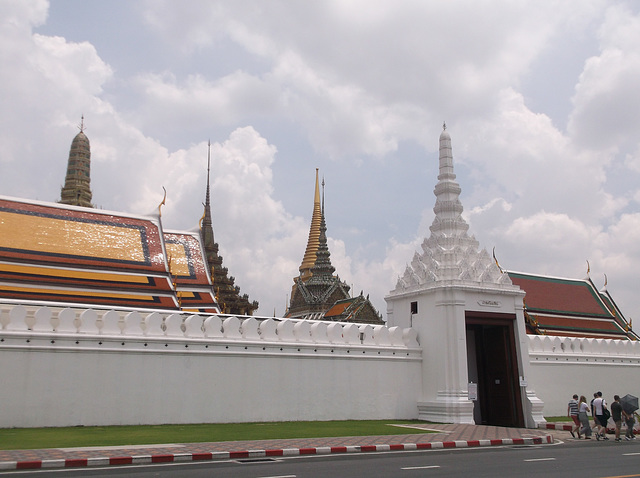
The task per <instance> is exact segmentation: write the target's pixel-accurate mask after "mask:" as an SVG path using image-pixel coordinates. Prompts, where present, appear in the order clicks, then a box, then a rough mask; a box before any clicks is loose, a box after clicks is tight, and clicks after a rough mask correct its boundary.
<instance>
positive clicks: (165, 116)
mask: <svg viewBox="0 0 640 478" xmlns="http://www.w3.org/2000/svg"><path fill="white" fill-rule="evenodd" d="M639 45H640V3H638V2H633V1H615V0H612V1H605V0H576V1H572V0H567V1H564V2H553V1H545V0H543V1H540V0H530V1H528V0H518V1H512V0H508V1H507V0H505V1H500V0H473V1H472V0H468V1H462V0H452V1H447V2H425V1H422V0H416V1H411V0H405V1H402V2H397V1H391V0H389V1H379V0H334V1H332V0H326V1H323V2H294V1H277V0H265V1H258V0H234V1H233V2H231V1H198V0H190V1H189V2H183V1H177V0H153V1H143V0H110V1H109V2H104V1H100V0H53V1H51V2H48V1H45V0H3V1H2V2H0V101H1V104H2V108H0V195H4V196H13V197H20V198H29V199H37V200H41V201H51V202H54V201H57V200H58V199H59V197H60V188H61V187H62V185H63V183H64V175H65V172H66V163H67V159H68V154H69V147H70V145H71V141H72V139H73V137H74V136H75V135H76V134H77V132H78V126H79V124H80V122H81V118H82V116H84V125H85V133H86V135H87V136H88V137H89V139H90V141H91V161H92V164H91V168H92V171H91V188H92V191H93V202H94V203H95V205H96V206H97V207H100V208H103V209H106V210H113V211H123V212H128V213H134V214H143V215H144V214H148V213H150V212H152V211H154V210H157V206H158V204H159V203H160V201H161V200H162V197H163V189H162V188H163V187H164V188H166V190H167V200H166V205H165V206H163V209H162V223H163V227H164V229H165V230H192V229H196V228H197V227H198V221H199V219H200V217H201V216H202V203H203V201H204V194H205V187H206V181H207V169H206V168H207V142H208V141H209V140H210V141H211V199H212V216H213V227H214V232H215V239H216V241H217V242H218V244H219V246H220V253H221V255H222V256H223V264H224V265H225V266H226V267H228V269H229V273H230V275H233V276H234V277H235V281H236V285H238V286H239V287H240V289H241V292H242V293H246V294H248V295H249V298H250V299H251V300H257V301H258V302H259V303H260V309H259V310H258V311H257V313H258V315H266V316H272V315H273V314H274V313H275V314H276V315H278V316H281V315H282V314H283V313H284V310H285V307H286V305H287V303H288V300H289V294H290V292H291V286H292V285H293V277H294V276H296V275H297V274H298V267H299V266H300V263H301V262H302V257H303V255H304V251H305V247H306V243H307V238H308V234H309V226H310V221H311V215H312V212H313V197H314V187H315V171H316V168H319V174H320V177H321V180H322V178H324V181H325V188H324V193H325V217H326V221H327V236H328V244H329V250H330V252H331V262H332V264H333V265H334V266H335V268H336V272H337V274H338V275H339V276H340V278H341V279H343V280H344V281H346V282H347V283H348V284H349V285H351V286H352V291H353V292H354V293H355V294H359V293H360V291H363V292H364V294H365V295H369V297H370V299H371V301H372V302H373V304H374V305H375V306H376V307H377V308H378V310H379V311H380V312H381V313H382V315H383V317H386V303H385V301H384V297H385V295H387V294H388V293H389V291H390V290H392V289H394V288H395V285H396V281H397V279H398V277H399V276H400V275H402V273H403V272H404V269H405V267H406V264H407V263H408V262H410V261H411V259H412V257H413V254H414V252H415V251H420V243H421V242H422V240H423V239H424V238H425V237H427V236H428V235H429V225H430V224H431V222H432V221H433V218H434V213H433V206H434V204H435V196H434V194H433V188H434V186H435V184H436V182H437V175H438V138H439V136H440V133H441V131H442V125H443V122H445V121H446V124H447V131H448V132H449V134H450V135H451V138H452V146H453V157H454V167H455V172H456V174H457V181H458V182H459V184H460V186H461V188H462V194H461V196H460V199H461V201H462V204H463V206H464V208H465V211H464V217H465V219H466V220H467V222H468V223H469V225H470V233H472V234H473V235H474V236H475V237H476V239H477V240H478V241H479V242H480V244H481V247H482V248H486V249H487V250H488V251H489V252H491V251H492V250H493V248H494V247H495V253H496V256H497V258H498V260H499V262H500V265H501V266H502V267H503V268H505V269H508V270H512V271H519V272H530V273H536V274H545V275H551V276H556V277H566V278H574V279H583V278H585V277H586V275H587V261H588V264H589V268H590V277H591V279H592V280H593V282H594V284H595V285H596V286H597V287H598V288H602V287H603V286H604V284H605V276H606V277H607V289H608V290H609V292H610V293H611V294H612V296H613V298H614V299H615V300H616V302H617V303H618V305H619V306H620V308H621V309H622V311H623V313H624V314H625V315H626V316H627V318H635V317H637V316H638V315H639V314H638V310H639V307H640V294H638V286H639V285H640V280H639V277H640V276H639V274H640V135H638V132H639V131H640V88H638V84H640V49H639V48H638V46H639Z"/></svg>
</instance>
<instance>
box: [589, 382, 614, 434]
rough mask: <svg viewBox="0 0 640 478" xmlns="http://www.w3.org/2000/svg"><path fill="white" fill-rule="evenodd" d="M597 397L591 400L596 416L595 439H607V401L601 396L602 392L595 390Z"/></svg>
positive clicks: (608, 414)
mask: <svg viewBox="0 0 640 478" xmlns="http://www.w3.org/2000/svg"><path fill="white" fill-rule="evenodd" d="M596 395H597V397H596V398H595V399H594V400H593V402H592V403H593V413H594V415H595V416H596V440H600V439H601V438H602V439H603V440H608V439H609V438H607V422H608V421H609V416H610V413H609V410H608V409H607V402H606V401H605V399H604V398H602V392H596Z"/></svg>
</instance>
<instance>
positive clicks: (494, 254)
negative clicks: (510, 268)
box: [493, 246, 504, 274]
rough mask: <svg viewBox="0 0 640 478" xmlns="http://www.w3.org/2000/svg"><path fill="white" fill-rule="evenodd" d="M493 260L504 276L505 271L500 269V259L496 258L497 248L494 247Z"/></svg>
mask: <svg viewBox="0 0 640 478" xmlns="http://www.w3.org/2000/svg"><path fill="white" fill-rule="evenodd" d="M493 260H494V261H495V263H496V266H498V269H499V270H500V273H501V274H504V269H503V268H502V267H500V264H499V263H498V258H497V257H496V247H495V246H493Z"/></svg>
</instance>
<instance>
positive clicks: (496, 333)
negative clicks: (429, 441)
mask: <svg viewBox="0 0 640 478" xmlns="http://www.w3.org/2000/svg"><path fill="white" fill-rule="evenodd" d="M515 320H516V317H515V315H510V314H495V315H489V314H487V315H484V314H479V313H472V312H471V313H470V312H467V313H466V314H465V322H466V336H467V365H468V373H469V381H470V382H474V383H476V384H478V394H477V400H475V401H474V420H475V422H476V423H477V424H483V425H495V426H503V427H524V414H523V411H522V396H521V393H520V382H519V374H518V359H517V355H516V342H515V331H514V324H515Z"/></svg>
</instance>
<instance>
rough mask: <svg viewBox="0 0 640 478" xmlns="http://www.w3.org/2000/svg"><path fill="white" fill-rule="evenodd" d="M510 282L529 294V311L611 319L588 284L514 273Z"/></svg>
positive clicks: (527, 303) (510, 276) (527, 299)
mask: <svg viewBox="0 0 640 478" xmlns="http://www.w3.org/2000/svg"><path fill="white" fill-rule="evenodd" d="M509 278H510V279H511V281H512V282H513V283H514V284H515V285H517V286H519V287H520V288H521V289H523V290H524V291H525V292H526V293H527V295H526V297H525V301H526V305H527V310H538V311H553V312H561V313H565V314H575V315H589V316H601V317H611V313H610V312H609V310H608V309H607V308H606V306H605V304H604V303H603V302H602V300H601V298H600V295H599V294H598V293H597V291H596V290H595V289H594V288H593V287H592V285H591V284H590V282H588V281H580V280H570V279H555V278H549V277H544V276H533V275H525V274H519V273H512V272H509Z"/></svg>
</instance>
